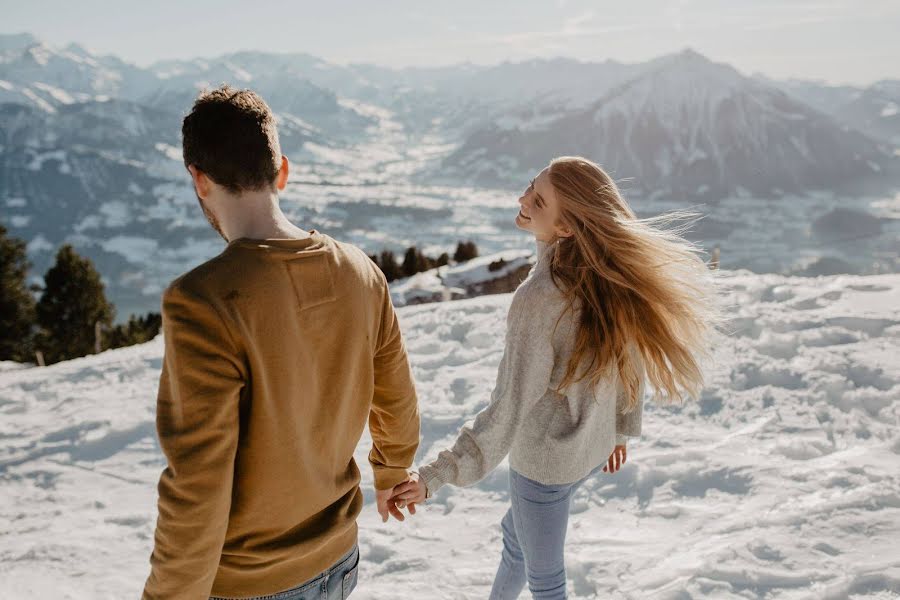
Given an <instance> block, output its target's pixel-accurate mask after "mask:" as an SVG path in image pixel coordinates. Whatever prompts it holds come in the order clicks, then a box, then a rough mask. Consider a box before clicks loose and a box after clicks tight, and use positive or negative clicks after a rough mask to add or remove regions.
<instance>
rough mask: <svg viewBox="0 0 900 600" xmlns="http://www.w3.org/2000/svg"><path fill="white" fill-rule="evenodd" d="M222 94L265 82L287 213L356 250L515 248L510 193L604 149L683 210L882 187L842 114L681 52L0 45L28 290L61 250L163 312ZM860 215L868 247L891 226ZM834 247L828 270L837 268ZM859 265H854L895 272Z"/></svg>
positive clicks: (142, 307)
mask: <svg viewBox="0 0 900 600" xmlns="http://www.w3.org/2000/svg"><path fill="white" fill-rule="evenodd" d="M222 81H226V82H229V83H231V84H232V85H235V86H239V87H251V88H253V89H256V90H258V91H259V92H260V93H261V94H262V95H263V96H264V97H265V98H266V100H267V102H269V104H270V105H271V106H272V107H273V110H274V111H275V113H276V117H277V119H278V122H279V135H280V138H281V143H282V149H283V151H284V152H285V153H286V154H287V155H288V157H289V158H290V161H291V177H290V180H289V183H288V187H287V189H286V190H285V192H284V193H283V194H282V205H283V207H284V209H285V211H286V212H287V214H288V215H289V216H290V217H291V218H293V219H296V220H297V221H298V222H303V223H305V224H307V225H308V226H309V227H318V228H319V229H320V230H323V231H326V232H328V233H330V234H332V235H334V236H335V237H338V238H343V239H347V240H348V241H354V242H357V243H359V244H361V245H362V246H363V247H364V248H365V249H366V250H367V251H370V252H374V251H381V250H382V249H391V250H395V251H402V250H403V249H405V248H407V247H409V246H411V245H419V246H431V249H430V250H429V251H431V252H436V253H438V254H439V253H440V252H443V251H452V250H453V247H454V246H455V244H456V243H457V242H458V241H459V240H460V239H461V238H462V237H463V236H477V238H478V240H479V246H482V247H483V248H484V250H485V251H486V253H492V252H498V251H501V250H507V249H515V248H518V247H521V245H522V244H521V232H519V231H517V230H515V228H514V226H513V225H512V220H511V217H512V216H514V211H515V209H513V214H512V215H510V214H507V212H506V211H507V208H508V207H513V206H514V204H515V200H514V197H511V195H510V194H509V192H508V189H509V186H510V185H515V186H517V187H518V186H520V185H521V184H523V183H524V182H525V181H527V177H529V176H530V175H532V174H533V172H534V170H535V169H537V168H539V167H541V166H543V165H544V164H546V161H547V160H549V158H550V157H552V156H555V155H557V154H562V153H567V154H568V153H574V152H578V153H582V154H585V155H587V156H592V157H594V158H597V159H598V160H601V162H603V163H604V164H605V165H607V166H609V167H610V168H611V170H613V174H614V175H615V176H617V177H619V178H622V177H633V178H635V179H634V180H633V181H632V182H628V185H629V186H634V187H637V186H642V189H643V190H644V191H646V192H647V194H648V195H652V194H656V195H658V196H661V197H663V198H670V197H672V198H676V199H678V198H681V199H687V200H690V201H693V200H695V199H700V198H717V197H722V196H723V195H726V194H730V193H732V192H733V191H734V190H738V191H742V190H751V191H753V192H754V193H756V192H758V193H759V194H760V195H762V196H764V197H766V198H769V197H777V196H778V194H779V193H782V192H787V191H799V192H804V193H805V192H806V191H807V190H809V189H813V188H816V187H821V186H829V185H831V184H834V183H835V182H844V181H852V180H853V178H855V177H859V176H860V175H865V174H871V175H874V176H876V177H875V180H877V181H880V179H879V177H882V176H883V175H884V173H878V172H875V170H877V169H878V168H881V167H882V165H884V164H885V160H886V159H885V156H884V155H883V153H881V152H880V150H879V148H878V146H877V144H876V143H874V142H872V141H871V140H870V139H869V138H867V137H866V136H864V135H863V134H860V133H858V132H857V131H856V130H855V129H854V128H853V127H851V126H849V125H846V124H843V123H841V122H840V121H838V118H839V117H837V116H828V115H826V114H823V112H822V110H816V109H815V108H813V107H810V106H809V105H807V104H806V103H804V102H801V101H800V100H798V99H797V98H796V97H795V96H792V95H790V96H789V95H786V93H785V92H783V91H779V90H778V89H776V88H775V87H773V86H772V85H769V84H766V83H765V82H759V81H756V82H754V81H751V80H749V79H748V78H745V77H743V76H741V75H740V74H738V73H737V72H736V71H734V69H732V68H731V67H728V66H727V65H716V64H714V63H711V62H710V61H708V60H706V59H705V58H703V57H701V56H699V55H697V54H696V53H690V52H687V53H682V54H680V55H676V56H668V57H662V58H660V59H657V60H654V61H648V62H645V63H638V64H623V63H617V62H615V61H606V62H601V63H586V62H580V61H575V60H571V59H550V60H531V61H524V62H519V63H512V62H506V63H501V64H498V65H489V66H484V65H472V64H461V65H451V66H446V67H435V68H410V69H387V68H383V67H379V66H376V65H366V64H351V65H337V64H334V63H330V62H328V61H326V60H323V59H320V58H318V57H315V56H312V55H309V54H303V53H291V54H277V53H266V52H255V51H242V52H234V53H229V54H226V55H223V56H219V57H207V58H193V59H189V60H167V61H160V62H158V63H155V64H153V65H150V66H148V67H139V66H137V65H133V64H130V63H128V62H126V61H123V60H121V59H119V58H117V57H115V56H110V55H99V54H97V53H95V52H93V51H91V50H89V49H87V48H84V47H83V46H80V45H78V44H69V45H67V46H65V47H62V48H57V47H51V46H50V45H48V44H46V43H44V42H43V41H41V40H38V39H36V38H35V37H33V36H31V35H29V34H17V35H0V119H2V122H3V127H2V128H0V219H2V221H3V222H4V224H5V225H6V226H7V227H8V228H9V230H10V232H11V234H12V235H15V236H18V237H21V238H23V239H25V240H26V241H27V242H28V244H29V246H28V248H29V258H30V259H31V261H32V263H33V268H32V271H31V273H32V279H33V280H34V282H35V283H40V277H39V275H40V274H41V273H43V272H45V270H46V269H47V268H48V267H49V266H50V264H51V263H52V259H53V255H54V254H55V250H56V249H57V248H58V247H59V246H60V245H61V244H63V243H71V244H73V245H74V246H75V248H76V249H77V250H78V251H79V252H81V253H83V254H84V255H86V256H88V257H90V258H91V259H92V260H94V261H95V262H96V263H97V265H98V268H99V269H100V271H101V273H103V275H104V281H105V283H106V284H107V290H108V293H109V296H110V298H111V299H113V301H114V302H115V303H116V304H117V306H118V307H119V308H120V311H119V315H120V317H122V318H127V315H128V313H129V312H131V311H141V312H143V311H147V310H158V301H159V292H160V290H162V289H163V288H164V287H165V284H166V283H167V282H168V281H170V280H171V279H172V278H173V277H175V276H177V275H178V274H180V273H181V272H183V271H184V270H185V269H186V267H187V266H188V265H192V264H196V263H199V262H202V261H203V260H205V259H207V258H210V257H212V256H213V255H215V254H216V253H217V252H218V251H219V250H220V249H221V241H222V240H221V239H220V238H219V237H218V236H217V234H216V233H215V232H214V231H212V229H211V228H210V227H209V225H208V223H207V222H206V220H205V218H204V217H203V215H202V213H201V212H200V210H199V209H198V207H197V199H196V197H195V195H194V192H193V190H192V188H191V186H190V180H189V178H188V177H187V175H186V173H185V169H184V165H183V163H182V159H181V144H180V139H179V135H180V124H181V119H182V117H183V115H184V113H185V112H186V111H187V110H188V109H189V107H190V105H191V103H192V101H193V99H194V98H195V96H196V94H197V93H198V92H199V90H200V89H202V88H204V87H208V86H215V85H218V84H219V83H220V82H222ZM887 91H889V90H886V91H885V93H887ZM882 110H884V107H882ZM472 183H474V184H475V185H474V186H469V185H468V184H472ZM494 186H500V187H499V188H497V187H494ZM844 203H846V202H845V201H844ZM820 204H821V203H820ZM642 208H643V209H645V210H647V211H648V212H650V211H651V210H653V209H652V208H651V205H649V204H648V205H645V206H644V207H642ZM857 208H859V209H860V210H861V211H862V213H861V214H868V213H869V212H870V211H869V209H868V208H867V207H865V206H863V207H857ZM785 210H787V209H786V208H785ZM822 210H824V209H822ZM801 212H803V213H804V214H808V215H811V216H808V217H805V218H807V219H811V218H816V217H817V216H818V215H819V213H820V212H821V210H819V209H818V208H817V209H816V210H804V211H801ZM883 213H884V214H883ZM874 214H875V216H876V217H877V218H878V219H881V220H884V228H883V229H882V231H883V233H882V234H881V235H879V236H877V239H873V240H872V243H873V244H877V246H878V249H879V251H882V250H883V248H881V247H882V246H883V245H884V239H887V238H889V237H890V236H891V235H892V232H893V231H894V229H893V227H894V218H895V217H894V213H893V212H892V211H891V210H888V209H884V208H879V209H877V210H875V212H874ZM795 216H796V215H795V214H793V213H792V216H791V218H792V219H793V218H794V217H795ZM804 222H805V221H804ZM702 225H705V227H706V228H705V229H701V230H700V232H701V233H702V234H703V235H704V236H705V238H704V239H706V240H710V239H716V240H717V241H725V240H726V238H728V236H730V235H731V233H730V232H732V231H735V230H738V229H740V227H739V226H740V223H736V222H735V219H734V218H733V215H730V214H721V215H718V216H716V217H715V218H710V219H707V220H706V221H705V222H704V224H702ZM795 225H796V226H797V227H800V226H801V224H800V223H799V222H797V223H795ZM779 230H780V229H779ZM716 235H719V236H720V238H721V239H720V238H717V237H716ZM728 241H729V242H730V241H731V240H730V239H729V240H728ZM788 245H790V244H788ZM844 248H847V247H844ZM873 251H874V248H873ZM750 254H752V253H744V252H743V251H742V250H741V249H737V248H734V249H731V251H730V252H728V253H727V254H726V255H725V259H724V260H726V261H728V260H730V261H733V262H731V264H734V265H744V266H748V268H752V269H756V270H758V269H761V268H771V269H777V268H782V267H783V268H784V269H789V268H792V266H791V265H793V264H794V262H796V261H794V260H793V259H792V258H791V257H790V256H787V255H786V256H784V257H781V258H779V260H778V261H774V262H771V261H770V262H767V263H764V264H767V265H769V266H768V267H763V266H760V265H761V264H763V263H761V262H760V261H759V260H758V259H757V258H755V257H753V256H750ZM848 255H852V252H850V249H848V250H847V251H846V252H844V253H841V256H840V258H841V259H842V260H844V262H834V261H832V262H830V263H828V264H827V265H826V266H827V267H828V268H827V269H824V272H835V270H839V269H845V270H846V269H850V267H848V266H846V265H849V264H850V263H849V262H846V258H847V256H848ZM851 262H852V263H853V272H882V271H883V270H885V269H890V268H892V267H891V265H893V262H892V261H891V260H883V261H881V262H880V263H879V265H880V266H878V268H877V269H875V268H874V267H872V265H871V264H869V262H871V261H869V262H867V261H866V260H860V261H851ZM857 263H858V264H857ZM841 265H844V266H841ZM817 268H818V267H817Z"/></svg>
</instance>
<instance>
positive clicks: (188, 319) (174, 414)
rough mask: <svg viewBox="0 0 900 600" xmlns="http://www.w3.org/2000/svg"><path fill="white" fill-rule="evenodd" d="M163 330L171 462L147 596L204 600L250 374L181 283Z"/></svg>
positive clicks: (163, 481)
mask: <svg viewBox="0 0 900 600" xmlns="http://www.w3.org/2000/svg"><path fill="white" fill-rule="evenodd" d="M162 329H163V340H164V355H163V364H162V373H161V376H160V380H159V392H158V395H157V405H156V411H157V412H156V428H157V433H158V436H159V444H160V447H161V449H162V451H163V453H164V454H165V457H166V460H167V463H168V464H167V466H166V468H165V470H164V471H163V472H162V475H161V476H160V479H159V485H158V491H159V516H158V518H157V521H156V531H155V535H154V547H153V553H152V554H151V556H150V563H151V571H150V576H149V577H148V579H147V581H146V584H145V587H144V592H143V596H142V598H143V600H162V599H166V600H173V599H184V600H188V599H190V600H200V599H201V598H202V599H204V600H205V599H206V598H208V597H209V594H210V590H211V588H212V585H213V581H214V579H215V576H216V571H217V570H218V566H219V559H220V558H221V552H222V546H223V544H224V540H225V532H226V529H227V526H228V515H229V512H230V508H231V490H232V480H233V475H234V457H235V452H236V450H237V440H238V430H239V422H238V405H239V401H240V395H241V391H242V388H243V386H244V382H245V379H246V378H245V374H246V369H245V366H244V361H243V359H242V358H241V355H240V354H239V352H238V349H237V347H236V346H235V344H234V341H233V340H232V338H231V336H230V334H229V332H228V330H227V329H226V325H225V323H224V322H223V321H222V320H221V319H220V318H219V315H218V313H217V312H216V310H215V308H214V307H212V306H211V305H210V304H209V303H208V302H206V301H204V300H202V299H200V298H199V297H197V296H195V295H193V294H191V293H188V292H186V291H185V290H183V289H180V288H179V287H177V286H175V284H173V286H170V287H169V288H167V289H166V291H165V293H164V294H163V299H162Z"/></svg>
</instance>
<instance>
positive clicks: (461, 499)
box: [0, 271, 900, 600]
mask: <svg viewBox="0 0 900 600" xmlns="http://www.w3.org/2000/svg"><path fill="white" fill-rule="evenodd" d="M719 273H720V282H721V284H722V285H723V287H724V289H725V290H727V293H728V297H729V298H728V299H729V303H730V304H731V305H732V306H734V314H733V320H732V322H731V326H730V327H731V333H730V335H728V336H725V337H723V339H722V340H721V342H720V343H719V344H718V350H717V353H716V356H717V357H718V361H717V363H716V364H715V365H712V367H711V369H710V371H709V373H708V376H707V387H706V388H705V390H704V392H703V394H702V396H701V398H699V399H698V401H697V402H692V403H689V404H687V405H686V406H685V407H682V408H680V409H674V408H661V407H657V406H655V405H652V404H650V405H648V406H647V408H646V411H645V417H644V423H643V436H642V437H641V438H640V439H636V440H632V441H631V442H630V444H629V450H630V452H629V456H628V461H627V463H626V464H625V466H624V468H623V469H621V470H620V471H619V472H617V473H615V474H603V475H601V476H597V477H595V478H593V479H591V480H589V481H588V482H586V483H585V485H584V486H583V487H582V488H581V489H580V490H579V491H578V493H577V494H576V496H575V498H574V502H573V508H572V513H573V514H572V517H571V520H570V527H569V532H568V538H567V569H568V576H569V586H570V590H569V591H570V597H572V598H642V599H643V598H653V599H673V600H674V599H682V598H716V599H717V600H718V599H722V600H728V599H732V598H733V599H738V598H766V599H773V600H774V599H793V598H798V599H799V598H804V599H806V598H817V599H828V600H838V599H846V598H889V597H896V596H895V594H896V593H897V592H898V590H900V551H898V549H897V544H896V540H897V539H898V536H900V480H898V478H897V467H898V461H900V456H898V455H900V431H898V427H897V425H898V419H900V402H898V392H900V387H898V385H900V363H898V362H897V360H896V356H897V353H898V352H900V275H897V274H890V275H876V276H866V277H861V276H851V275H840V276H829V277H818V278H802V277H785V276H781V275H774V274H770V275H754V274H752V273H750V272H748V271H720V272H719ZM510 298H511V294H500V295H493V296H484V297H479V298H471V299H466V300H459V301H453V302H442V303H438V304H429V305H420V306H408V307H402V308H399V309H398V314H399V318H400V323H401V327H402V330H403V332H404V338H405V340H406V343H407V348H408V350H409V353H410V360H411V363H412V366H413V372H414V375H415V379H416V382H417V389H418V394H419V399H420V407H421V416H422V435H423V440H422V444H421V445H420V451H419V455H418V457H417V464H421V463H422V462H424V461H427V460H430V459H432V458H434V457H435V456H436V454H437V452H438V451H440V450H441V449H443V448H444V447H446V446H447V445H448V444H449V443H450V442H451V441H452V439H453V438H454V436H455V434H456V432H457V431H458V429H459V427H460V426H461V425H462V424H464V423H465V422H466V421H468V420H469V419H471V418H472V417H473V416H474V415H475V414H476V413H477V412H478V410H480V409H481V408H482V407H483V406H485V405H486V403H487V402H488V399H489V395H490V391H491V389H492V386H493V383H494V379H495V376H496V369H497V366H498V364H499V361H500V357H501V354H502V345H503V332H504V327H505V317H506V313H507V310H508V308H509V302H510ZM162 348H163V346H162V337H161V336H158V337H157V338H156V339H154V340H153V341H151V342H149V343H147V344H142V345H138V346H132V347H129V348H122V349H117V350H111V351H107V352H104V353H102V354H100V355H96V356H88V357H84V358H80V359H76V360H72V361H67V362H64V363H60V364H57V365H52V366H50V367H47V368H43V369H40V368H14V367H9V368H8V366H7V365H6V364H0V412H2V415H3V416H2V419H0V437H2V438H3V440H4V445H3V448H2V453H0V490H2V493H0V557H2V560H0V597H2V598H11V599H18V598H55V597H59V592H60V591H61V590H65V591H66V597H67V598H72V599H81V598H125V597H136V596H138V595H139V593H140V589H141V586H142V585H143V582H144V579H145V578H146V576H147V573H148V572H149V564H148V558H149V554H150V550H151V548H152V535H153V529H154V526H155V520H156V504H155V502H156V487H155V486H156V482H157V480H158V477H159V473H160V472H161V470H162V469H163V468H164V459H163V457H162V455H161V453H160V451H159V448H158V445H157V443H156V438H155V428H154V410H155V394H156V389H157V385H158V383H159V372H160V366H161V360H162ZM369 444H370V440H369V438H368V436H365V437H364V439H363V440H361V441H360V444H359V446H358V448H357V452H356V460H357V462H358V463H359V464H360V465H361V471H362V477H363V481H362V486H363V489H364V491H365V494H366V504H365V507H364V510H363V513H362V515H361V517H360V520H359V523H360V547H361V551H362V562H361V567H360V582H359V587H358V588H357V590H356V591H355V592H354V598H358V599H359V600H366V599H382V598H395V597H398V593H397V590H399V589H402V590H403V594H402V596H403V597H426V598H485V597H486V596H487V594H488V590H489V589H490V585H491V581H492V578H493V575H494V572H495V570H496V566H497V561H498V560H499V555H500V547H501V542H500V529H499V522H500V519H501V518H502V516H503V514H504V512H505V511H506V509H507V506H508V503H509V498H508V494H507V480H506V477H507V469H508V467H507V463H506V462H505V461H504V463H503V464H502V465H501V466H500V467H498V468H497V469H496V470H495V471H494V472H493V473H492V474H491V475H490V476H489V477H488V478H487V479H485V480H484V481H482V482H481V483H479V484H477V485H475V486H473V487H471V488H465V489H459V488H453V487H451V486H447V487H445V488H444V489H442V490H441V491H440V492H439V493H438V494H437V496H436V497H435V498H434V499H433V500H431V501H429V503H428V504H427V505H425V506H423V507H421V510H420V512H419V513H418V514H417V515H415V516H413V517H410V518H408V519H407V521H406V522H404V523H397V522H395V521H390V522H389V523H381V521H380V518H379V517H378V515H377V513H376V511H375V509H374V505H373V495H372V492H371V484H372V476H371V471H370V469H369V468H368V467H367V466H366V454H367V450H368V447H369ZM86 554H89V555H90V559H89V560H85V556H86ZM298 583H299V582H298ZM523 596H524V595H523Z"/></svg>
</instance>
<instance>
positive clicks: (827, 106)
mask: <svg viewBox="0 0 900 600" xmlns="http://www.w3.org/2000/svg"><path fill="white" fill-rule="evenodd" d="M757 77H758V78H759V79H761V80H764V81H767V82H769V83H771V84H772V85H776V86H778V87H780V88H781V89H783V90H784V91H786V92H787V93H788V94H791V95H792V96H795V97H796V98H798V99H799V100H801V101H803V102H806V103H807V104H809V105H810V106H813V107H815V108H818V109H819V110H821V111H823V112H825V113H828V114H830V115H832V116H834V117H835V118H836V119H838V120H839V121H841V122H842V123H845V124H846V125H849V126H850V127H853V128H854V129H857V130H859V131H862V132H864V133H866V134H868V135H869V136H871V137H872V138H874V139H877V140H884V141H887V142H890V143H891V144H893V145H894V146H895V147H897V146H900V81H898V80H896V79H885V80H882V81H878V82H875V83H873V84H872V85H870V86H868V87H854V86H846V85H845V86H832V85H827V84H824V83H822V82H818V81H806V80H800V79H791V80H787V81H775V80H771V79H767V78H765V77H763V76H761V75H757Z"/></svg>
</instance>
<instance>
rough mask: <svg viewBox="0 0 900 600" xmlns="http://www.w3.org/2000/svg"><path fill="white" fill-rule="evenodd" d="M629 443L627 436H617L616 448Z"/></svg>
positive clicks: (620, 434)
mask: <svg viewBox="0 0 900 600" xmlns="http://www.w3.org/2000/svg"><path fill="white" fill-rule="evenodd" d="M627 441H628V438H627V436H625V434H624V433H617V434H616V446H624V445H625V442H627Z"/></svg>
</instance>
